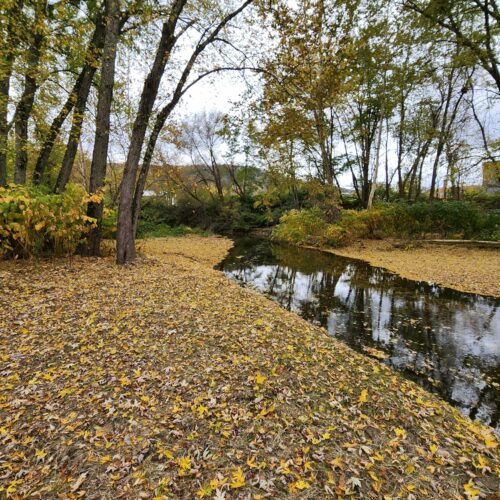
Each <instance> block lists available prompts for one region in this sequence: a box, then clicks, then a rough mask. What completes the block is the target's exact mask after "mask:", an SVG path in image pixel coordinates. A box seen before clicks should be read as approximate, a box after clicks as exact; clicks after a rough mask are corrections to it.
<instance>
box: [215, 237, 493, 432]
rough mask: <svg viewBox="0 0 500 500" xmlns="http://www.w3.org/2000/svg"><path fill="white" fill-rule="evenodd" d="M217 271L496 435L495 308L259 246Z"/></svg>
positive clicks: (318, 257)
mask: <svg viewBox="0 0 500 500" xmlns="http://www.w3.org/2000/svg"><path fill="white" fill-rule="evenodd" d="M218 268H219V269H221V270H223V271H224V273H225V274H226V275H227V276H228V277H230V278H232V279H234V280H236V281H238V282H240V283H242V284H245V285H247V286H251V287H253V288H255V289H257V290H259V291H261V292H262V293H264V294H266V295H267V296H269V297H270V298H272V299H273V300H276V301H277V302H279V303H280V304H281V305H282V306H283V307H285V308H286V309H288V310H291V311H294V312H296V313H297V314H299V315H300V316H302V317H303V318H305V319H306V320H308V321H311V322H313V323H315V324H319V325H321V326H323V327H324V328H325V329H327V330H328V332H329V333H330V334H331V335H333V336H334V337H336V338H338V339H339V340H341V341H343V342H346V343H347V344H349V345H350V346H351V347H353V348H354V349H356V350H358V351H361V352H363V353H365V354H368V355H372V356H375V357H377V358H379V359H381V360H382V361H383V362H384V363H387V364H388V365H390V366H392V367H393V368H395V369H397V370H399V371H401V372H402V373H403V374H404V375H405V376H407V377H409V378H411V379H412V380H415V381H416V382H418V383H419V384H420V385H422V386H423V387H425V388H426V389H427V390H429V391H432V392H435V393H438V394H440V395H441V397H443V399H445V400H446V401H449V402H450V403H452V404H453V405H455V406H457V407H459V408H460V409H461V410H462V412H463V413H465V414H467V415H469V416H470V417H471V418H477V419H479V420H481V421H483V422H485V423H486V424H489V425H491V426H492V427H494V428H495V429H496V430H497V432H498V431H500V418H499V417H500V300H498V299H494V298H490V297H483V296H479V295H474V294H469V293H461V292H458V291H454V290H451V289H448V288H443V287H440V286H436V285H433V284H431V283H427V282H419V281H412V280H407V279H404V278H401V277H399V276H398V275H396V274H394V273H391V272H389V271H386V270H384V269H381V268H377V267H372V266H370V265H369V264H367V263H365V262H363V261H360V260H355V259H348V258H345V257H340V256H336V255H331V254H327V253H323V252H319V251H315V250H307V249H302V248H296V247H291V246H284V245H278V244H274V243H272V242H270V241H268V240H263V239H262V240H261V239H255V238H241V239H236V240H235V245H234V247H233V248H232V249H231V251H230V252H229V254H228V255H227V257H226V258H225V260H224V261H223V262H222V263H221V264H220V265H219V266H218Z"/></svg>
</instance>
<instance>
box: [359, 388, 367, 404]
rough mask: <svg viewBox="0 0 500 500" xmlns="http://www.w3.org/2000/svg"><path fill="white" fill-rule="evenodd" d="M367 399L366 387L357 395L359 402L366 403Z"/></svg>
mask: <svg viewBox="0 0 500 500" xmlns="http://www.w3.org/2000/svg"><path fill="white" fill-rule="evenodd" d="M367 400H368V391H367V390H366V389H363V390H362V391H361V395H360V396H359V400H358V402H359V404H363V403H366V401H367Z"/></svg>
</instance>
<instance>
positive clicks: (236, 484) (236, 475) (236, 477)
mask: <svg viewBox="0 0 500 500" xmlns="http://www.w3.org/2000/svg"><path fill="white" fill-rule="evenodd" d="M244 485H245V474H243V471H242V470H241V467H238V468H237V469H236V471H235V472H233V480H232V482H231V488H241V487H242V486H244Z"/></svg>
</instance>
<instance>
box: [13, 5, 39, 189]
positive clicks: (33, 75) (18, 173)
mask: <svg viewBox="0 0 500 500" xmlns="http://www.w3.org/2000/svg"><path fill="white" fill-rule="evenodd" d="M44 3H45V2H44ZM43 8H44V9H45V6H43ZM40 17H41V15H40V12H38V13H37V15H36V18H35V30H36V31H38V32H35V33H34V35H33V41H32V44H31V45H30V47H29V55H28V64H27V68H26V74H25V77H24V90H23V93H22V95H21V98H20V100H19V103H18V105H17V109H16V114H15V117H14V131H15V137H16V164H15V171H14V182H15V183H16V184H25V183H26V172H27V169H28V125H29V123H28V122H29V118H30V116H31V111H32V109H33V104H34V102H35V93H36V91H37V89H38V84H37V76H38V67H39V64H40V58H41V55H42V45H43V41H44V39H45V35H44V34H43V33H40V32H39V30H40V28H39V27H38V26H37V25H38V23H40V22H41V19H40Z"/></svg>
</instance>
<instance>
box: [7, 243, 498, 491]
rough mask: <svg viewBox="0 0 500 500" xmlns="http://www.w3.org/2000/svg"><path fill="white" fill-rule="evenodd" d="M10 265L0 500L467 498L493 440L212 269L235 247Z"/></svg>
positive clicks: (491, 462)
mask: <svg viewBox="0 0 500 500" xmlns="http://www.w3.org/2000/svg"><path fill="white" fill-rule="evenodd" d="M141 245H142V250H143V252H144V253H145V254H146V255H147V258H145V259H141V260H139V261H138V262H137V263H135V264H134V265H131V266H127V267H116V266H115V265H114V264H113V261H112V259H111V258H104V259H80V258H73V259H61V260H52V261H41V262H28V263H10V264H9V265H7V266H3V267H2V268H1V269H0V274H1V281H0V293H1V297H2V303H1V314H0V332H1V335H0V360H1V361H2V370H3V371H2V375H3V381H2V384H1V386H0V452H1V456H2V461H1V462H0V466H1V468H2V469H1V472H0V488H2V490H1V493H0V495H2V496H3V495H6V494H8V495H11V496H13V497H16V496H18V497H24V496H28V495H35V494H37V493H38V494H39V495H40V496H41V497H42V498H52V497H57V496H58V495H59V496H61V497H64V498H71V497H78V496H84V495H87V496H88V497H90V498H97V497H98V498H117V497H119V496H124V497H128V498H154V497H159V498H164V497H165V498H168V497H176V498H179V497H181V498H192V497H195V496H199V497H204V496H207V497H208V496H210V497H214V496H216V495H218V498H238V497H242V498H243V497H244V498H248V497H249V496H250V497H254V498H259V497H266V496H272V497H283V496H295V497H297V498H326V497H335V496H344V495H349V494H352V495H354V496H356V497H357V496H362V495H363V496H365V497H373V498H379V497H380V496H382V495H388V496H390V497H398V496H399V497H405V498H408V497H410V498H422V497H424V496H427V497H429V498H456V497H458V498H460V497H467V496H476V495H480V496H483V495H494V494H495V492H497V491H498V485H499V483H498V474H499V471H500V469H499V465H500V460H499V456H498V440H497V439H496V437H495V436H494V435H493V433H492V431H491V429H489V428H486V427H484V426H482V425H480V424H476V423H472V422H471V421H470V420H469V419H468V418H466V417H463V416H462V415H461V414H460V413H459V411H458V410H456V409H454V408H452V407H450V406H449V405H448V404H446V403H444V402H442V401H441V400H439V399H438V398H437V397H435V396H433V395H431V394H428V393H427V392H425V391H424V390H423V389H421V388H420V387H418V386H417V385H415V384H414V383H412V382H410V381H407V380H405V379H403V378H402V377H401V376H400V375H398V374H397V373H395V372H393V371H392V370H390V369H389V368H387V367H386V366H384V365H382V364H380V363H379V362H377V361H376V360H372V359H370V358H367V357H364V356H362V355H360V354H357V353H355V352H354V351H352V350H351V349H350V348H348V347H347V346H345V345H343V344H341V343H339V342H337V341H335V340H334V339H332V338H331V337H328V336H327V335H326V333H325V331H324V330H322V329H321V328H319V327H315V326H313V325H311V324H309V323H307V322H306V321H304V320H302V319H301V318H299V317H298V316H296V315H295V314H293V313H289V312H287V311H285V310H283V309H281V308H280V307H279V306H278V305H277V304H274V303H273V302H271V301H269V300H268V299H266V298H265V297H263V296H261V295H259V294H258V293H256V292H253V291H251V290H248V289H244V288H241V287H239V286H238V285H236V284H235V283H232V282H230V281H229V280H228V279H226V278H225V277H224V276H223V275H222V273H220V272H218V271H214V270H213V269H212V266H213V265H214V264H215V263H216V262H217V261H218V260H220V259H221V258H222V256H223V255H224V254H225V252H226V251H227V249H228V248H229V246H230V242H228V241H227V240H224V239H220V238H213V237H209V238H199V237H194V236H193V237H186V238H170V239H167V240H161V239H159V240H152V241H144V242H143V243H141Z"/></svg>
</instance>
